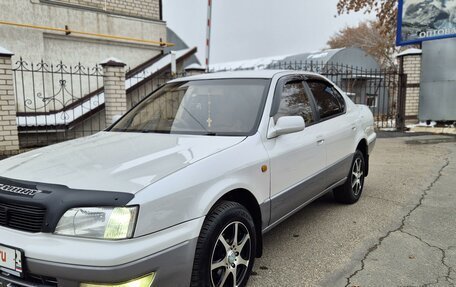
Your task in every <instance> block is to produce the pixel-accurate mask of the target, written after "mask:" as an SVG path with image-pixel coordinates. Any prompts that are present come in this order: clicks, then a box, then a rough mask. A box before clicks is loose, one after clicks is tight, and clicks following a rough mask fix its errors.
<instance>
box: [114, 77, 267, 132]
mask: <svg viewBox="0 0 456 287" xmlns="http://www.w3.org/2000/svg"><path fill="white" fill-rule="evenodd" d="M268 86H269V81H268V80H264V79H223V80H204V81H189V82H178V83H171V84H167V85H165V86H164V87H163V88H161V89H159V90H157V91H156V92H154V93H153V94H152V95H150V96H149V97H148V98H147V99H146V100H144V101H143V102H142V103H140V104H139V105H137V106H136V107H135V108H133V109H132V110H131V111H130V112H128V113H127V114H126V115H125V117H123V118H122V119H121V120H120V121H119V122H117V123H116V124H115V125H114V126H113V127H112V129H111V130H112V131H116V132H142V133H171V134H200V135H235V136H236V135H239V136H241V135H242V136H244V135H252V134H254V133H255V132H256V129H257V127H258V123H259V119H260V116H261V113H262V111H263V105H264V101H265V99H266V95H267V91H268Z"/></svg>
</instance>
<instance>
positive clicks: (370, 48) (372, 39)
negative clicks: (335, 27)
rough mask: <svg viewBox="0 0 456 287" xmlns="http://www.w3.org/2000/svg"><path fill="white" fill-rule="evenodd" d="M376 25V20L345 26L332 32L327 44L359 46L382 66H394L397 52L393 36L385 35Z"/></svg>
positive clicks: (331, 45) (333, 46)
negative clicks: (334, 32)
mask: <svg viewBox="0 0 456 287" xmlns="http://www.w3.org/2000/svg"><path fill="white" fill-rule="evenodd" d="M378 26H379V24H378V21H365V22H361V23H360V24H359V25H358V26H355V27H345V28H343V29H341V30H340V31H339V32H337V33H336V34H334V35H333V36H332V37H331V38H330V39H329V40H328V42H327V45H328V46H329V47H330V48H333V49H335V48H343V47H359V48H361V49H363V50H365V51H366V52H368V53H369V54H371V55H372V56H373V57H374V58H376V60H377V61H378V62H379V63H380V65H381V66H382V67H383V68H390V67H394V66H395V59H394V57H395V53H396V52H397V48H396V46H395V43H394V37H393V38H391V37H385V36H384V35H383V34H382V32H381V30H380V29H379V28H378Z"/></svg>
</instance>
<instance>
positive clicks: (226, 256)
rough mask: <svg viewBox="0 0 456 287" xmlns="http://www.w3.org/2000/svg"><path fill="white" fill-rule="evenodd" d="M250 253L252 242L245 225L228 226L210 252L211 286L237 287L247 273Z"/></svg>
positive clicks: (233, 223)
mask: <svg viewBox="0 0 456 287" xmlns="http://www.w3.org/2000/svg"><path fill="white" fill-rule="evenodd" d="M251 253H252V242H251V240H250V234H249V231H248V229H247V228H246V227H245V225H244V224H243V223H242V222H239V221H235V222H231V223H230V224H228V225H227V226H226V227H225V228H224V229H223V231H222V232H221V233H220V235H219V236H218V238H217V242H216V243H215V246H214V250H213V251H212V257H211V264H210V268H211V270H210V273H211V282H212V286H214V287H225V286H232V287H237V286H239V284H240V282H242V281H243V279H244V277H245V275H246V273H247V270H248V267H249V264H250V257H251Z"/></svg>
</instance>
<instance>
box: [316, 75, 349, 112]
mask: <svg viewBox="0 0 456 287" xmlns="http://www.w3.org/2000/svg"><path fill="white" fill-rule="evenodd" d="M307 83H308V84H309V87H310V90H311V91H312V94H313V96H314V98H315V102H316V104H317V110H318V112H319V113H320V119H326V118H329V117H332V116H335V115H339V114H342V113H343V112H344V111H345V101H344V98H343V97H342V95H341V94H340V93H339V92H338V91H337V90H336V89H334V88H333V86H332V85H330V84H329V83H325V82H321V81H309V82H307Z"/></svg>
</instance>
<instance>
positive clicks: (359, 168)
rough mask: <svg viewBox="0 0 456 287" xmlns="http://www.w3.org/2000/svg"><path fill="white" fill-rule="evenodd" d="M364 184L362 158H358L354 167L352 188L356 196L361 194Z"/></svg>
mask: <svg viewBox="0 0 456 287" xmlns="http://www.w3.org/2000/svg"><path fill="white" fill-rule="evenodd" d="M363 184H364V167H363V161H362V159H361V158H359V157H358V158H356V159H355V162H354V163H353V167H352V176H351V186H352V191H353V194H354V195H355V196H358V195H359V193H360V192H361V190H362V188H363Z"/></svg>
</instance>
